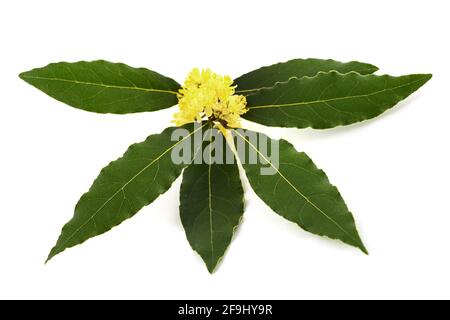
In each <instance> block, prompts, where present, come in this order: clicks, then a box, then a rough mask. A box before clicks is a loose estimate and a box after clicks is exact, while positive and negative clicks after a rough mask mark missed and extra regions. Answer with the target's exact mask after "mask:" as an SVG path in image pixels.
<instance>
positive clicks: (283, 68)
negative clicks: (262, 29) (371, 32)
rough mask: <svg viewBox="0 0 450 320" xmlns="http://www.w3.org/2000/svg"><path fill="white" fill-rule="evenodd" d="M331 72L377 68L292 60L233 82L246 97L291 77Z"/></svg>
mask: <svg viewBox="0 0 450 320" xmlns="http://www.w3.org/2000/svg"><path fill="white" fill-rule="evenodd" d="M332 70H336V71H338V72H341V73H347V72H350V71H355V72H358V73H360V74H370V73H374V72H375V71H377V70H378V68H377V67H375V66H373V65H371V64H368V63H362V62H357V61H351V62H347V63H343V62H339V61H335V60H321V59H294V60H289V61H287V62H282V63H277V64H273V65H271V66H267V67H262V68H260V69H257V70H254V71H251V72H249V73H246V74H244V75H242V76H240V77H239V78H237V79H236V80H234V82H235V84H236V85H237V93H238V94H245V95H248V94H251V93H255V92H257V91H258V90H260V89H262V88H271V87H273V86H274V85H275V84H276V83H277V82H286V81H288V80H289V79H290V78H293V77H295V78H302V77H305V76H307V77H313V76H315V75H316V74H317V73H319V72H321V71H322V72H328V71H332Z"/></svg>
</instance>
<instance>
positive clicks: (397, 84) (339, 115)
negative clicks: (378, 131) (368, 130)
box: [243, 71, 431, 129]
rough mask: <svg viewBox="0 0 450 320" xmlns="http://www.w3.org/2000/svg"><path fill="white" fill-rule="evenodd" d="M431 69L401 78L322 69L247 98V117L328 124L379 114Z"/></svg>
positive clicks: (272, 121) (288, 124)
mask: <svg viewBox="0 0 450 320" xmlns="http://www.w3.org/2000/svg"><path fill="white" fill-rule="evenodd" d="M430 78H431V75H430V74H412V75H406V76H401V77H392V76H388V75H384V76H376V75H360V74H358V73H356V72H350V73H347V74H340V73H338V72H334V71H332V72H329V73H319V74H317V75H316V76H315V77H312V78H308V77H304V78H301V79H291V80H290V81H288V82H285V83H279V84H277V85H275V86H274V87H273V88H271V89H263V90H260V91H259V92H258V93H256V94H253V95H250V96H249V97H248V99H247V106H248V107H249V111H248V112H247V113H246V114H244V115H243V117H244V118H245V119H247V120H250V121H254V122H258V123H261V124H264V125H267V126H275V127H297V128H306V127H312V128H315V129H326V128H332V127H336V126H340V125H349V124H352V123H355V122H359V121H363V120H367V119H371V118H374V117H376V116H378V115H380V114H381V113H383V112H384V111H386V110H388V109H390V108H392V107H393V106H395V105H396V104H397V103H398V102H399V101H401V100H403V99H405V98H406V97H408V96H409V95H410V94H411V93H413V92H414V91H416V90H417V89H418V88H420V87H421V86H422V85H424V84H425V83H426V82H427V81H428V80H430Z"/></svg>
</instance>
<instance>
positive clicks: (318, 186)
mask: <svg viewBox="0 0 450 320" xmlns="http://www.w3.org/2000/svg"><path fill="white" fill-rule="evenodd" d="M234 136H235V139H236V142H237V143H238V144H239V143H243V144H244V145H246V146H247V148H246V151H245V152H242V151H239V157H240V159H241V162H242V163H243V167H244V169H245V172H246V174H247V177H248V180H249V181H250V185H251V186H252V188H253V190H254V191H255V192H256V194H257V195H258V196H259V197H260V198H261V199H262V200H263V201H264V202H265V203H266V204H267V205H268V206H269V207H271V208H272V209H273V210H274V211H275V212H276V213H278V214H279V215H281V216H282V217H284V218H286V219H288V220H290V221H292V222H295V223H296V224H298V225H299V226H300V227H301V228H303V229H304V230H306V231H309V232H311V233H314V234H317V235H320V236H327V237H329V238H332V239H339V240H341V241H343V242H345V243H347V244H349V245H352V246H355V247H357V248H359V249H361V250H362V251H363V252H365V253H367V250H366V248H365V247H364V245H363V243H362V241H361V239H360V237H359V235H358V232H357V230H356V226H355V221H354V219H353V217H352V214H351V213H350V212H349V210H348V208H347V206H346V204H345V202H344V200H343V199H342V197H341V195H340V194H339V191H338V190H337V189H336V187H334V186H333V185H332V184H330V182H329V181H328V178H327V176H326V175H325V173H324V172H323V171H322V170H319V169H318V168H317V167H316V166H315V165H314V163H313V162H312V161H311V159H310V158H309V157H308V156H307V155H306V154H305V153H303V152H297V151H296V150H295V148H294V147H293V146H292V145H291V144H290V143H289V142H287V141H285V140H282V139H281V140H272V139H270V138H269V137H267V136H266V135H264V134H262V133H256V132H252V131H249V130H246V133H245V134H244V132H243V131H240V130H235V131H234ZM252 136H253V137H252ZM254 136H257V140H258V141H252V139H253V138H254ZM266 143H267V144H268V145H269V146H272V147H271V148H270V150H269V151H266V152H262V151H261V150H260V149H261V146H263V145H265V144H266ZM277 145H278V146H279V147H278V148H279V149H278V150H277V149H276V146H277ZM238 150H239V148H238ZM251 152H253V153H256V154H257V155H258V157H259V159H260V160H259V161H254V163H253V164H252V163H251V161H249V159H250V158H251ZM277 152H278V153H277ZM269 155H271V156H270V157H269ZM276 155H279V158H278V159H279V160H278V161H274V160H271V159H272V158H275V159H276V158H277V157H273V156H276ZM261 168H270V169H272V171H273V174H267V172H266V174H261V173H262V171H261Z"/></svg>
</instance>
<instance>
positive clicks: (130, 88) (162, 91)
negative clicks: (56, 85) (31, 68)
mask: <svg viewBox="0 0 450 320" xmlns="http://www.w3.org/2000/svg"><path fill="white" fill-rule="evenodd" d="M21 78H23V79H35V80H47V81H60V82H67V83H75V84H81V85H87V86H97V87H102V88H110V89H122V90H136V91H145V92H157V93H169V94H177V92H176V91H172V90H162V89H151V88H141V87H137V86H133V87H127V86H117V85H110V84H104V83H95V82H88V81H79V80H71V79H62V78H49V77H37V76H29V75H21Z"/></svg>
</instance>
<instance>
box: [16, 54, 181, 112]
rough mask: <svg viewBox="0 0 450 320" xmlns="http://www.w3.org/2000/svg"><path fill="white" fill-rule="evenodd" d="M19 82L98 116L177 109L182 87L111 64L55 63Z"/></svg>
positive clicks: (150, 73)
mask: <svg viewBox="0 0 450 320" xmlns="http://www.w3.org/2000/svg"><path fill="white" fill-rule="evenodd" d="M20 78H21V79H23V80H24V81H26V82H28V83H29V84H31V85H33V86H35V87H36V88H38V89H39V90H41V91H43V92H45V93H46V94H48V95H49V96H51V97H53V98H55V99H57V100H59V101H61V102H64V103H66V104H68V105H70V106H72V107H75V108H78V109H83V110H86V111H92V112H98V113H117V114H124V113H135V112H144V111H155V110H159V109H164V108H168V107H171V106H173V105H176V104H177V103H178V102H177V95H176V94H177V91H178V89H179V87H180V85H179V84H178V83H177V82H176V81H175V80H172V79H170V78H167V77H165V76H163V75H161V74H159V73H156V72H154V71H150V70H147V69H144V68H132V67H129V66H127V65H125V64H123V63H112V62H108V61H103V60H99V61H93V62H85V61H81V62H75V63H67V62H60V63H52V64H49V65H48V66H46V67H43V68H38V69H33V70H31V71H28V72H24V73H21V74H20Z"/></svg>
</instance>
